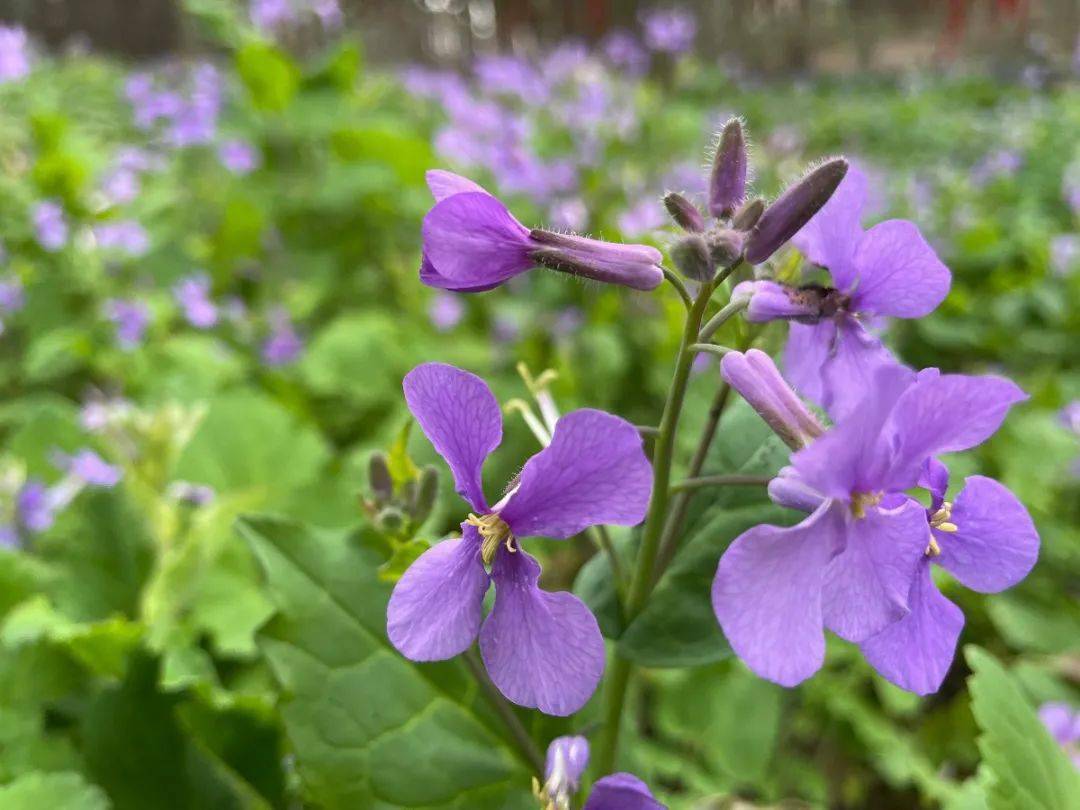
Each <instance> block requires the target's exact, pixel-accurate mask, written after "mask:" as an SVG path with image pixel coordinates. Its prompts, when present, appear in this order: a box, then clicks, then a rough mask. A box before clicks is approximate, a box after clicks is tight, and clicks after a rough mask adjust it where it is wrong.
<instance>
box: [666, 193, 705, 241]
mask: <svg viewBox="0 0 1080 810" xmlns="http://www.w3.org/2000/svg"><path fill="white" fill-rule="evenodd" d="M664 207H665V208H666V209H667V212H668V213H669V214H670V215H671V218H672V219H673V220H675V224H676V225H678V226H679V227H680V228H682V229H683V230H684V231H690V232H691V233H701V232H702V231H703V230H705V217H703V216H702V215H701V212H700V211H698V208H697V206H696V205H694V204H693V203H692V202H690V200H688V199H686V197H684V196H683V195H682V194H679V193H677V192H674V191H669V192H668V193H667V194H665V195H664Z"/></svg>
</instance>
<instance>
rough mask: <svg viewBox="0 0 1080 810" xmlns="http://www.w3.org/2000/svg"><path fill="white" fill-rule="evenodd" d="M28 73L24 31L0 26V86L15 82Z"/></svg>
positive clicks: (18, 28)
mask: <svg viewBox="0 0 1080 810" xmlns="http://www.w3.org/2000/svg"><path fill="white" fill-rule="evenodd" d="M29 72H30V53H29V50H28V48H27V40H26V29H24V28H23V27H22V26H18V25H0V84H5V83H6V82H12V81H16V80H17V79H21V78H23V77H24V76H26V75H27V74H28V73H29Z"/></svg>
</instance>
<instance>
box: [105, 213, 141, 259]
mask: <svg viewBox="0 0 1080 810" xmlns="http://www.w3.org/2000/svg"><path fill="white" fill-rule="evenodd" d="M94 237H95V238H96V239H97V244H98V247H99V248H101V249H102V250H114V251H117V252H119V253H126V254H127V255H128V256H132V257H136V258H137V257H139V256H143V255H144V254H145V253H146V251H147V250H149V249H150V234H148V233H147V232H146V229H145V228H144V227H143V226H142V225H140V224H139V223H138V222H136V221H135V220H132V219H125V220H120V221H117V222H105V223H103V224H101V225H98V226H97V227H95V228H94Z"/></svg>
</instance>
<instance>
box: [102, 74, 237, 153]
mask: <svg viewBox="0 0 1080 810" xmlns="http://www.w3.org/2000/svg"><path fill="white" fill-rule="evenodd" d="M172 78H173V79H174V80H173V81H166V80H164V79H163V77H155V76H153V75H151V74H149V73H135V74H133V75H132V76H131V77H130V78H129V79H128V80H127V84H126V85H125V88H124V92H125V95H126V97H127V100H128V101H129V102H130V103H131V106H132V109H133V111H134V115H135V124H136V126H138V127H139V128H140V129H143V130H148V131H149V130H155V129H157V128H160V129H161V132H162V134H163V136H164V139H165V142H166V143H168V144H169V145H171V146H174V147H184V146H194V145H198V144H208V143H211V142H212V141H213V140H214V138H215V136H216V134H217V124H218V116H219V115H220V112H221V104H222V79H221V74H220V73H219V72H218V70H217V68H215V67H214V66H213V65H211V64H210V63H209V62H202V63H200V64H198V65H196V66H194V67H193V68H192V69H191V70H189V71H183V72H182V73H181V74H180V75H178V76H175V77H172Z"/></svg>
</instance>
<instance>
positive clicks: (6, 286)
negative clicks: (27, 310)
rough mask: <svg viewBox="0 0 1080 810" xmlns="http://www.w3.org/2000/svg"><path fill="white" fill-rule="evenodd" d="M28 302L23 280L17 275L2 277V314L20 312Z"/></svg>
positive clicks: (0, 312) (0, 291)
mask: <svg viewBox="0 0 1080 810" xmlns="http://www.w3.org/2000/svg"><path fill="white" fill-rule="evenodd" d="M25 304H26V295H25V293H24V292H23V285H22V282H21V281H20V280H19V279H18V277H17V276H8V277H6V278H0V314H3V315H7V314H10V313H12V312H18V311H19V310H20V309H22V308H23V306H24V305H25Z"/></svg>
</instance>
